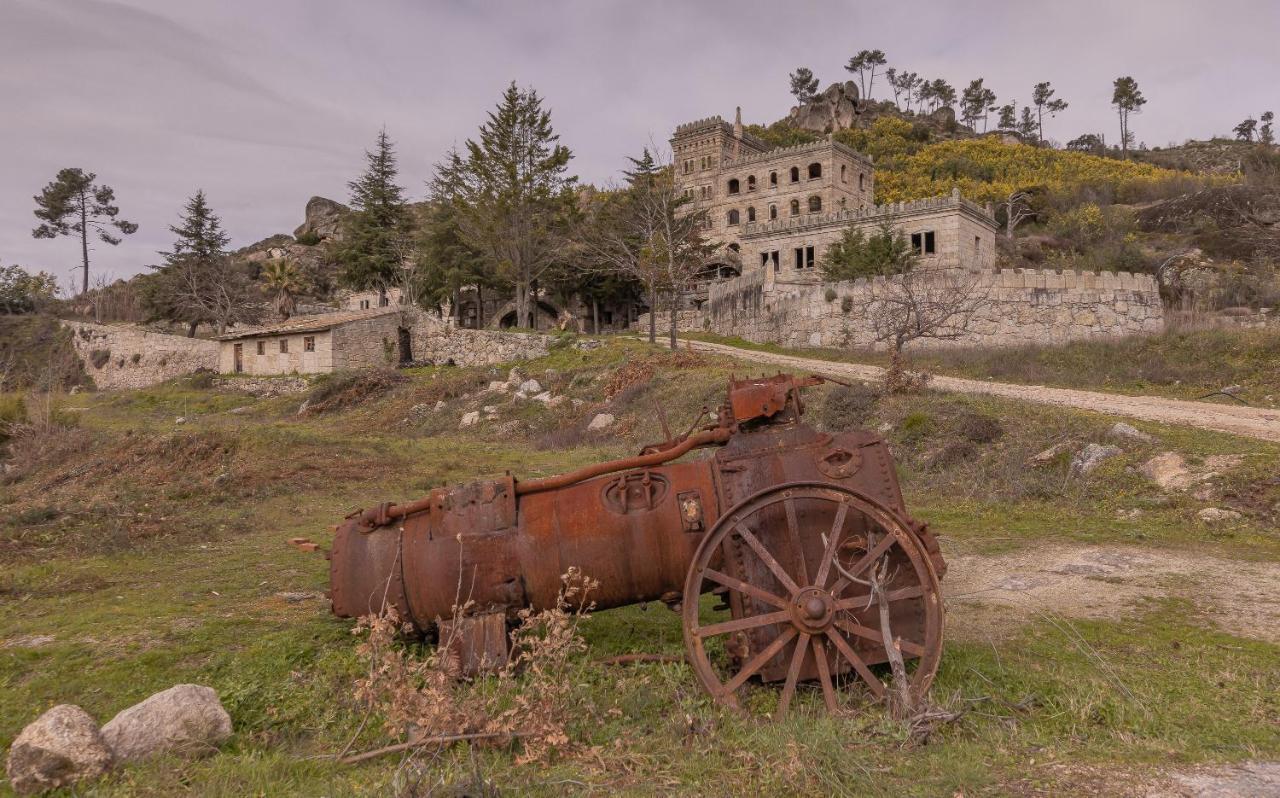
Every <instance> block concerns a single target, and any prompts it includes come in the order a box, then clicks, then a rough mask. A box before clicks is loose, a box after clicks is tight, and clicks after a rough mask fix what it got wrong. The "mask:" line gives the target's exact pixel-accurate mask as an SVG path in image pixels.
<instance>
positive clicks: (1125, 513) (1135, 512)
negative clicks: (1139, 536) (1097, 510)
mask: <svg viewBox="0 0 1280 798" xmlns="http://www.w3.org/2000/svg"><path fill="white" fill-rule="evenodd" d="M1141 516H1142V510H1140V509H1138V508H1137V507H1134V508H1133V509H1130V510H1123V509H1122V510H1116V518H1124V519H1129V520H1132V519H1134V518H1139V517H1141Z"/></svg>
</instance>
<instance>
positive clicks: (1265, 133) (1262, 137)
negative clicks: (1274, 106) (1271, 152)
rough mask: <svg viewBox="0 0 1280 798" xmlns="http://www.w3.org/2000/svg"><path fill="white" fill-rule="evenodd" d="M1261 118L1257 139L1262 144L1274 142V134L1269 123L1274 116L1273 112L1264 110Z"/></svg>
mask: <svg viewBox="0 0 1280 798" xmlns="http://www.w3.org/2000/svg"><path fill="white" fill-rule="evenodd" d="M1261 118H1262V127H1261V128H1259V129H1258V140H1259V141H1261V142H1262V143H1263V144H1275V142H1276V138H1275V134H1274V133H1272V132H1271V123H1272V122H1273V121H1274V120H1275V118H1276V115H1275V112H1273V111H1265V112H1263V114H1262V117H1261Z"/></svg>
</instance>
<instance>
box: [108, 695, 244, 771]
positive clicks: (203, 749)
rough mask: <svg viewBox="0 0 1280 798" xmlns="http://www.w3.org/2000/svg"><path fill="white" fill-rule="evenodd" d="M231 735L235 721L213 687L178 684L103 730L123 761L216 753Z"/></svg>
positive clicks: (121, 715)
mask: <svg viewBox="0 0 1280 798" xmlns="http://www.w3.org/2000/svg"><path fill="white" fill-rule="evenodd" d="M230 736H231V716H230V715H228V714H227V711H226V710H225V709H223V708H222V702H221V701H219V700H218V694H217V693H216V692H214V690H213V688H211V687H203V686H201V685H198V684H178V685H174V686H173V687H170V688H169V689H168V690H162V691H160V692H159V693H156V694H155V695H153V696H151V697H150V698H148V699H146V700H145V701H143V702H141V703H138V704H134V705H133V706H131V707H129V708H128V709H126V710H123V711H121V712H120V714H118V715H116V716H115V717H114V718H112V719H111V720H110V721H109V722H108V723H107V725H105V726H103V727H102V737H103V739H104V740H106V742H107V745H109V746H111V750H112V751H114V752H115V755H116V759H117V760H119V761H121V762H137V761H139V760H142V759H146V758H147V757H150V756H154V755H156V754H161V753H176V754H183V755H187V756H198V755H201V754H208V753H212V752H213V751H215V750H217V748H218V746H220V745H221V744H222V743H224V742H226V740H227V738H228V737H230Z"/></svg>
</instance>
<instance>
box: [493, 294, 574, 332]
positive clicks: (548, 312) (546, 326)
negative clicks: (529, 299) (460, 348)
mask: <svg viewBox="0 0 1280 798" xmlns="http://www.w3.org/2000/svg"><path fill="white" fill-rule="evenodd" d="M565 315H567V314H566V313H565V311H564V310H563V309H562V308H560V307H559V306H558V305H556V304H555V303H553V302H552V301H551V300H549V299H547V298H546V297H538V303H537V306H536V310H535V311H534V314H533V326H534V329H537V330H550V329H554V328H555V327H556V326H557V325H558V324H559V322H560V319H561V318H562V317H564V316H565ZM486 326H487V327H488V328H489V329H491V330H497V329H505V328H508V327H515V326H516V301H515V300H514V299H512V300H511V301H509V302H507V303H506V304H505V305H503V306H502V307H500V308H498V310H497V312H496V313H494V314H493V317H492V318H491V319H490V320H489V323H488V324H487V325H486Z"/></svg>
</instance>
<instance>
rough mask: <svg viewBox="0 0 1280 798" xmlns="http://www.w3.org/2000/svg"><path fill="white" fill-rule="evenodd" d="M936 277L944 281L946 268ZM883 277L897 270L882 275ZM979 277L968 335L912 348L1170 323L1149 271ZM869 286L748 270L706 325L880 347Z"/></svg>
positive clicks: (720, 296)
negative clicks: (777, 278)
mask: <svg viewBox="0 0 1280 798" xmlns="http://www.w3.org/2000/svg"><path fill="white" fill-rule="evenodd" d="M937 275H938V277H937V279H942V275H943V273H942V272H938V273H937ZM886 279H895V278H883V277H877V278H875V280H876V281H877V282H880V283H883V282H884V281H885V280H886ZM972 279H974V280H976V281H978V282H977V289H976V291H975V293H976V294H978V295H980V296H982V298H983V302H982V303H981V307H980V308H979V309H978V311H977V312H976V313H975V315H974V316H973V317H972V319H971V320H970V321H969V323H968V325H967V326H966V329H965V331H964V333H963V335H961V336H960V337H959V338H957V339H955V340H929V339H920V340H917V341H915V342H913V343H912V344H911V346H913V347H917V348H942V347H954V346H1018V345H1029V344H1058V343H1064V342H1066V341H1071V340H1077V339H1082V338H1103V337H1118V336H1124V335H1133V334H1141V333H1155V332H1159V331H1160V330H1162V329H1163V327H1164V306H1163V303H1162V302H1161V300H1160V291H1159V289H1158V287H1157V286H1156V282H1155V279H1154V278H1152V277H1151V276H1149V275H1140V274H1130V273H1128V272H1098V273H1094V272H1075V271H1063V272H1057V271H1050V270H1041V269H1011V270H1007V271H1002V272H983V273H981V274H974V275H973V277H972ZM871 294H872V285H871V284H870V283H868V281H866V280H858V281H855V282H839V283H807V282H805V283H790V284H781V283H775V284H773V285H766V283H765V281H764V280H763V279H761V277H760V275H747V276H744V277H741V278H737V279H734V280H729V281H726V282H724V283H720V284H717V285H713V286H712V287H711V294H710V301H709V302H708V305H707V307H706V308H705V309H704V312H703V315H702V319H701V322H702V323H701V325H700V329H703V330H708V331H710V332H714V333H717V334H719V335H728V336H738V337H741V338H745V339H747V340H749V341H755V342H758V343H765V342H771V343H777V344H781V345H783V346H790V347H816V346H823V347H841V348H845V347H866V348H875V347H876V346H877V344H876V341H875V335H874V332H873V331H872V329H871V327H870V325H869V323H868V322H867V319H866V318H865V316H864V315H863V314H860V313H859V312H858V311H857V309H858V308H860V307H865V306H866V303H867V302H868V300H869V298H870V296H871ZM690 327H693V328H695V329H697V328H699V327H695V326H694V325H693V324H690Z"/></svg>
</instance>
